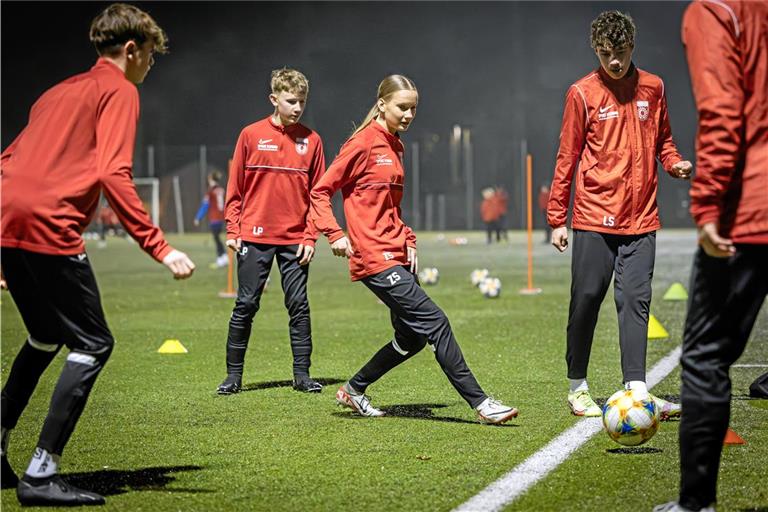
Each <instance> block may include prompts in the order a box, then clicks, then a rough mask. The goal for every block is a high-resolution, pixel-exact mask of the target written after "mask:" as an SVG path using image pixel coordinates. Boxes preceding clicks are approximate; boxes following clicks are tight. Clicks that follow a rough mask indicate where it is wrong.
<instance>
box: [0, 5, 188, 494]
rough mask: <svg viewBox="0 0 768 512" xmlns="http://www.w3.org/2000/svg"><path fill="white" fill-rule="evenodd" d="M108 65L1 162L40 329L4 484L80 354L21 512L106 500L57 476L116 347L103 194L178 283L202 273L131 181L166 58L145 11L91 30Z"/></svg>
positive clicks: (42, 112)
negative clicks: (18, 443)
mask: <svg viewBox="0 0 768 512" xmlns="http://www.w3.org/2000/svg"><path fill="white" fill-rule="evenodd" d="M90 38H91V42H93V43H94V45H95V47H96V50H97V52H98V53H99V60H98V61H97V62H96V64H95V65H94V66H93V67H92V68H91V69H90V71H87V72H85V73H81V74H79V75H76V76H73V77H71V78H69V79H67V80H64V81H63V82H61V83H59V84H58V85H56V86H54V87H52V88H50V89H48V90H47V91H46V92H45V93H43V95H42V96H41V97H40V98H39V99H38V100H37V102H35V104H34V105H33V106H32V110H31V112H30V115H29V123H28V124H27V126H26V127H25V128H24V131H23V132H22V133H21V134H20V135H19V136H18V137H17V138H16V140H14V141H13V143H12V144H11V145H10V146H9V147H8V148H6V150H5V151H3V154H2V160H1V161H2V180H1V181H0V183H2V232H1V233H0V238H1V239H2V240H1V245H2V261H3V274H4V275H5V277H6V278H7V281H8V289H9V290H10V292H11V295H12V296H13V300H14V302H15V303H16V306H17V307H18V309H19V313H21V316H22V318H23V320H24V325H25V326H26V327H27V330H28V331H29V338H28V339H27V341H26V342H25V343H24V345H23V346H22V348H21V350H20V351H19V354H18V355H17V356H16V359H15V360H14V362H13V366H12V367H11V371H10V374H9V375H8V380H7V381H6V383H5V386H4V387H3V392H2V466H3V467H2V480H3V482H2V484H3V485H2V486H3V488H6V487H8V486H10V485H13V484H15V483H16V482H15V480H16V477H15V475H14V473H13V470H12V469H11V467H10V466H9V464H8V460H7V458H6V450H7V448H8V435H9V433H10V431H11V430H12V429H13V428H14V427H15V426H16V423H17V422H18V420H19V417H20V416H21V413H22V412H23V411H24V409H25V407H26V406H27V403H28V402H29V398H30V397H31V396H32V392H33V391H34V390H35V387H36V386H37V382H38V380H39V379H40V377H41V375H42V374H43V372H44V371H45V369H46V368H47V367H48V365H49V364H50V363H51V361H52V360H53V358H54V356H55V355H56V353H57V352H58V351H59V349H61V346H62V344H64V345H66V346H67V348H69V349H70V353H69V355H68V356H67V359H66V363H65V364H64V369H63V370H62V372H61V376H60V377H59V381H58V382H57V384H56V387H55V388H54V391H53V397H52V398H51V404H50V407H49V409H48V416H47V417H46V419H45V423H44V424H43V428H42V430H41V432H40V439H39V441H38V443H37V448H36V449H35V453H34V456H33V457H32V460H31V461H30V463H29V467H28V468H27V470H26V472H25V473H24V476H23V477H22V479H21V480H20V481H18V483H16V485H17V488H16V494H17V496H18V498H19V501H20V502H21V504H22V505H97V504H102V503H104V498H103V497H102V496H100V495H98V494H96V493H94V492H90V491H85V490H83V489H78V488H76V487H74V486H72V485H69V484H68V483H67V482H66V481H64V480H63V479H62V478H61V477H60V476H59V475H58V466H59V462H60V458H61V455H62V451H63V450H64V447H65V446H66V444H67V441H68V440H69V437H70V436H71V435H72V431H73V430H74V428H75V425H76V424H77V421H78V419H79V418H80V414H81V413H82V412H83V408H84V407H85V403H86V401H87V400H88V395H89V394H90V392H91V389H92V388H93V385H94V383H95V381H96V378H97V377H98V376H99V373H100V372H101V370H102V368H103V367H104V364H105V363H106V362H107V359H109V355H110V353H111V352H112V348H113V346H114V343H115V341H114V338H113V337H112V333H111V332H110V330H109V327H108V326H107V322H106V319H105V318H104V311H103V310H102V307H101V299H100V297H99V289H98V286H97V285H96V279H95V277H94V275H93V270H92V269H91V264H90V262H89V261H88V255H87V254H86V252H85V245H84V243H83V238H82V236H81V235H82V233H83V231H84V230H85V228H86V226H88V224H89V223H90V221H91V219H92V218H93V216H94V214H95V212H96V208H97V207H98V203H99V196H100V194H101V193H102V192H103V193H104V195H105V196H106V198H107V200H108V201H109V204H110V205H111V206H112V209H113V210H114V212H115V213H116V214H117V216H118V218H119V219H120V221H121V222H122V224H123V226H124V227H125V229H126V230H127V231H128V233H130V234H131V236H132V237H133V238H134V239H135V240H136V241H137V242H138V244H139V245H140V246H141V248H142V249H144V250H145V251H146V252H147V253H148V254H149V255H150V256H152V257H153V258H154V259H156V260H157V261H160V262H162V263H163V264H164V265H166V266H167V267H168V268H169V269H170V270H171V272H173V274H174V277H176V278H177V279H183V278H186V277H189V276H190V275H191V274H192V272H193V270H194V268H195V266H194V264H193V263H192V261H191V260H190V259H189V258H188V257H187V256H186V255H185V254H184V253H182V252H179V251H177V250H175V249H173V248H172V247H171V246H170V245H168V242H166V241H165V239H164V238H163V232H162V231H160V229H159V228H158V227H157V226H154V225H152V222H151V221H150V219H149V216H148V215H147V213H146V212H145V211H144V208H143V206H142V204H141V200H140V199H139V197H138V195H137V194H136V189H135V187H134V184H133V177H132V175H131V167H132V163H133V162H132V160H133V148H134V142H135V139H136V124H137V121H138V117H139V94H138V91H137V90H136V84H140V83H142V82H143V81H144V77H145V76H146V75H147V72H148V71H149V68H150V66H151V65H152V63H153V57H152V54H153V52H155V51H157V52H165V49H166V37H165V34H164V33H163V31H162V29H161V28H160V27H159V26H158V25H157V24H156V23H155V21H154V20H153V19H152V18H151V17H150V16H149V15H148V14H147V13H145V12H143V11H141V10H139V9H137V8H136V7H133V6H131V5H126V4H112V5H110V6H109V7H107V8H106V9H105V10H104V11H102V12H101V14H99V15H98V16H97V17H96V18H95V19H94V20H93V23H92V24H91V31H90Z"/></svg>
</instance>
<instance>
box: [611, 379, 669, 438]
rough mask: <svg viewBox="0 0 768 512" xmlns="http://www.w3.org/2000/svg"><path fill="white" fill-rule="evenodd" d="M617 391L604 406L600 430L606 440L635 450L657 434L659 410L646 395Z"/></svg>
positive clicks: (631, 391)
mask: <svg viewBox="0 0 768 512" xmlns="http://www.w3.org/2000/svg"><path fill="white" fill-rule="evenodd" d="M638 395H639V394H638V393H637V392H636V391H633V390H624V389H622V390H620V391H617V392H616V393H614V394H613V395H611V397H610V398H609V399H608V401H606V402H605V405H604V406H603V427H605V431H606V432H607V433H608V437H610V438H611V439H613V440H614V441H616V442H617V443H619V444H623V445H624V446H638V445H641V444H643V443H645V442H646V441H648V440H649V439H650V438H652V437H653V436H654V434H656V432H657V431H658V430H659V410H658V408H657V407H656V402H654V401H653V399H652V398H651V397H650V396H649V395H648V394H647V393H643V394H642V395H640V396H638Z"/></svg>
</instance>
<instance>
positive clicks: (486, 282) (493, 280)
mask: <svg viewBox="0 0 768 512" xmlns="http://www.w3.org/2000/svg"><path fill="white" fill-rule="evenodd" d="M480 293H482V294H483V295H484V296H485V297H486V298H489V299H495V298H496V297H498V296H499V294H500V293H501V280H499V278H498V277H486V278H485V279H483V280H482V281H481V282H480Z"/></svg>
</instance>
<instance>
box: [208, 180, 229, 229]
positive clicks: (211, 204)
mask: <svg viewBox="0 0 768 512" xmlns="http://www.w3.org/2000/svg"><path fill="white" fill-rule="evenodd" d="M225 195H226V191H225V190H224V187H222V186H221V185H214V186H212V187H209V188H208V194H207V196H208V222H209V223H213V222H224V197H225Z"/></svg>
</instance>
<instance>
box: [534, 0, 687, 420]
mask: <svg viewBox="0 0 768 512" xmlns="http://www.w3.org/2000/svg"><path fill="white" fill-rule="evenodd" d="M591 42H592V48H593V49H594V51H595V54H596V55H597V58H598V60H599V61H600V67H599V68H598V69H597V71H595V72H593V73H590V74H589V75H587V76H586V77H584V78H582V79H580V80H578V81H577V82H576V83H574V84H573V85H572V86H571V87H570V88H569V89H568V93H567V95H566V99H565V111H564V113H563V124H562V129H561V132H560V149H559V151H558V153H557V163H556V165H555V175H554V179H553V180H552V191H551V192H550V196H549V203H548V205H547V221H548V222H549V225H550V226H551V227H552V245H554V246H555V248H557V250H559V251H560V252H563V251H565V250H566V248H567V247H568V229H567V228H566V225H565V224H566V218H567V214H568V202H569V199H570V195H571V185H572V184H573V181H574V180H578V182H579V183H578V185H579V186H577V187H576V194H575V197H574V201H573V217H572V219H571V226H572V227H573V257H572V259H571V303H570V309H569V313H568V328H567V351H566V362H567V364H568V379H569V381H570V392H569V394H568V404H569V405H570V408H571V412H572V413H573V414H575V415H577V416H600V415H601V414H602V411H601V410H600V407H598V406H597V404H595V402H594V401H593V400H592V396H591V395H590V393H589V387H588V385H587V366H588V365H589V355H590V351H591V349H592V339H593V337H594V334H595V325H596V324H597V315H598V313H599V311H600V305H601V304H602V302H603V298H604V297H605V293H606V292H607V290H608V286H609V285H610V283H611V278H612V277H613V278H614V299H615V301H616V311H617V313H618V319H619V345H620V348H621V369H622V373H623V381H624V385H625V386H626V388H627V389H636V390H638V393H640V394H642V395H646V394H647V393H648V390H647V387H646V384H645V355H646V348H647V343H648V316H649V309H650V304H651V278H652V276H653V266H654V260H655V256H656V230H657V229H659V228H660V227H661V224H660V223H659V215H658V208H657V206H656V189H657V187H658V177H657V174H656V160H657V159H658V160H659V161H661V164H662V165H663V166H664V169H665V170H666V171H667V172H668V173H669V174H670V175H671V176H673V177H676V178H683V179H687V178H688V177H689V176H690V173H691V168H692V165H691V163H690V162H688V161H683V159H682V158H681V157H680V155H679V154H678V152H677V147H676V146H675V143H674V141H673V140H672V130H671V128H670V125H669V117H668V115H667V100H666V96H665V95H664V82H662V80H661V78H659V77H658V76H656V75H653V74H651V73H648V72H646V71H643V70H641V69H638V68H636V67H635V65H634V63H633V62H632V51H633V50H634V44H635V25H634V23H633V21H632V18H630V17H629V16H628V15H626V14H623V13H620V12H618V11H607V12H604V13H602V14H600V16H598V17H597V19H595V20H594V21H593V22H592V30H591ZM577 168H578V172H576V170H577ZM654 401H656V404H657V406H658V407H659V409H660V411H661V415H662V417H663V418H664V417H669V416H677V415H679V414H680V407H679V406H678V405H676V404H672V403H671V402H667V401H665V400H662V399H660V398H657V397H654Z"/></svg>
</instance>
